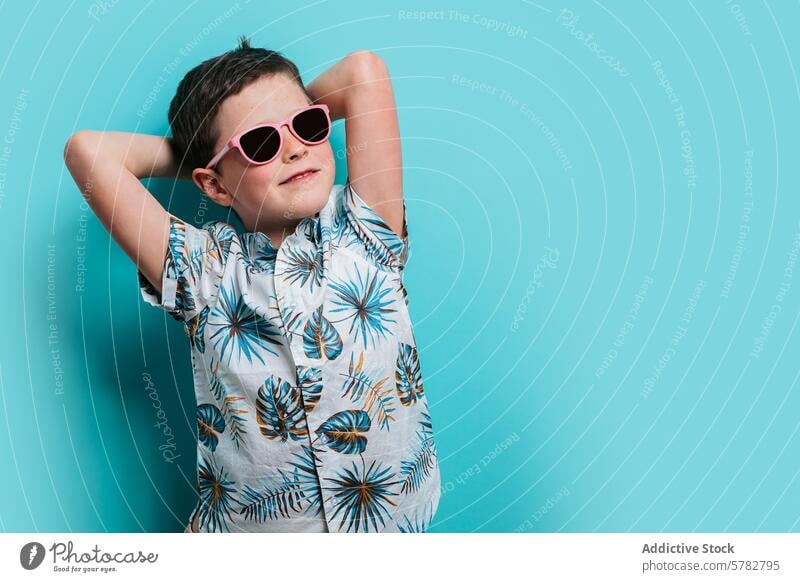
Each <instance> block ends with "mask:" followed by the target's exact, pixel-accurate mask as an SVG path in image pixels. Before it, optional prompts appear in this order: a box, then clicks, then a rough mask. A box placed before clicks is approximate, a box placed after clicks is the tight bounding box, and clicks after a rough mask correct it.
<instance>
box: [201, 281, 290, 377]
mask: <svg viewBox="0 0 800 582" xmlns="http://www.w3.org/2000/svg"><path fill="white" fill-rule="evenodd" d="M211 315H212V316H213V320H210V321H209V322H208V325H210V326H211V327H214V328H217V330H216V331H215V332H214V333H213V334H212V335H211V339H214V347H215V348H216V347H218V348H219V351H220V354H221V355H222V356H223V357H225V356H226V354H227V361H228V363H230V361H231V357H232V355H233V352H236V353H237V358H238V360H239V361H241V360H242V356H245V357H246V358H247V361H248V362H250V363H251V364H252V363H253V358H254V357H255V358H256V359H258V361H259V362H261V363H262V364H263V363H265V362H264V358H263V357H262V354H261V351H266V352H269V353H270V354H272V355H277V353H276V352H275V351H274V350H272V349H270V345H276V346H277V345H281V339H280V338H281V333H280V331H279V330H278V328H276V327H275V326H274V325H273V324H272V322H270V321H269V320H268V319H265V318H263V317H261V316H260V315H259V314H257V313H256V312H255V311H254V310H253V309H252V308H251V307H250V306H249V305H247V303H245V300H244V297H243V296H241V295H239V296H237V295H236V292H235V291H234V290H233V289H226V288H225V287H223V288H222V289H221V290H220V297H219V301H218V303H217V305H216V307H214V311H212V312H211ZM215 338H216V339H215Z"/></svg>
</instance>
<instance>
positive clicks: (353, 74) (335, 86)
mask: <svg viewBox="0 0 800 582" xmlns="http://www.w3.org/2000/svg"><path fill="white" fill-rule="evenodd" d="M374 57H375V55H373V54H371V53H368V52H366V51H355V52H352V53H350V54H348V55H346V56H345V57H344V58H343V59H342V60H340V61H339V62H337V63H335V64H334V65H333V66H332V67H330V68H329V69H327V70H326V71H325V72H323V73H322V74H320V75H319V76H318V77H317V78H316V79H314V80H313V81H312V82H311V83H309V84H308V85H307V86H306V89H307V90H308V92H309V94H310V95H311V97H312V99H314V102H315V103H320V102H321V103H325V104H326V105H327V106H328V107H329V108H330V110H331V118H332V119H334V120H336V119H344V118H346V117H347V115H348V104H349V102H350V95H351V94H352V93H353V91H354V90H355V89H357V88H358V87H359V86H360V85H363V80H362V77H363V75H361V73H362V72H363V70H364V66H365V62H366V61H368V60H369V59H371V58H374Z"/></svg>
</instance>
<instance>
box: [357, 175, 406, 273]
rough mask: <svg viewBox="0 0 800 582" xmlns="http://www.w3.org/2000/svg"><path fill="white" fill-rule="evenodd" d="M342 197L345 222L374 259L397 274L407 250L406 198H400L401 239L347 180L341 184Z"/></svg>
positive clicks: (403, 264) (404, 261)
mask: <svg viewBox="0 0 800 582" xmlns="http://www.w3.org/2000/svg"><path fill="white" fill-rule="evenodd" d="M342 196H343V206H344V211H345V215H346V217H347V220H348V222H349V223H350V225H351V226H352V227H353V229H354V230H355V232H356V234H357V235H358V237H359V238H360V239H361V240H362V242H363V243H364V244H365V245H366V247H367V250H368V251H369V253H370V255H371V256H372V257H373V259H374V260H375V261H376V262H378V263H379V264H381V265H384V266H386V267H389V268H392V269H395V270H398V271H402V270H403V269H405V266H406V262H407V260H408V253H409V249H410V239H409V235H408V224H407V222H406V217H407V212H406V201H405V198H403V236H402V237H400V236H398V235H397V233H396V232H394V231H393V230H392V229H391V228H389V225H387V224H386V223H385V222H384V221H383V219H382V218H381V217H380V216H379V215H378V213H376V212H375V210H373V208H372V207H371V206H370V205H369V204H368V203H367V202H365V201H364V200H363V199H362V198H361V197H360V196H359V195H358V193H357V192H356V191H355V189H354V188H353V185H352V184H351V183H350V180H349V179H348V180H347V183H346V184H345V185H344V189H343V191H342Z"/></svg>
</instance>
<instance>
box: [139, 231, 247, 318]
mask: <svg viewBox="0 0 800 582" xmlns="http://www.w3.org/2000/svg"><path fill="white" fill-rule="evenodd" d="M220 224H221V222H220V221H216V222H211V223H208V224H206V225H205V226H204V227H203V228H202V229H199V228H195V227H194V226H192V225H190V224H188V223H186V222H184V221H182V220H180V219H179V218H177V217H175V216H172V217H171V218H170V225H169V244H168V246H167V252H166V255H165V256H164V272H163V275H162V278H161V293H160V294H159V293H158V291H157V290H156V288H155V287H154V286H153V285H152V284H151V283H150V281H148V280H147V277H145V276H144V273H142V271H141V270H140V269H139V270H137V277H138V280H139V290H140V291H141V294H142V298H143V299H144V300H145V301H146V302H147V303H149V304H150V305H152V306H154V307H158V308H160V309H163V310H164V311H166V312H167V313H168V314H169V315H170V316H172V318H173V319H175V320H177V321H181V322H189V321H190V320H191V319H192V318H194V317H195V316H196V315H197V314H198V313H199V312H200V311H202V310H203V309H204V308H206V307H208V306H210V305H212V304H213V303H214V302H215V301H216V297H217V295H218V293H219V286H220V283H221V280H222V275H223V272H224V268H225V261H226V258H227V254H228V253H227V250H228V248H229V245H226V244H224V243H225V241H224V240H220V228H219V225H220ZM229 228H232V227H229Z"/></svg>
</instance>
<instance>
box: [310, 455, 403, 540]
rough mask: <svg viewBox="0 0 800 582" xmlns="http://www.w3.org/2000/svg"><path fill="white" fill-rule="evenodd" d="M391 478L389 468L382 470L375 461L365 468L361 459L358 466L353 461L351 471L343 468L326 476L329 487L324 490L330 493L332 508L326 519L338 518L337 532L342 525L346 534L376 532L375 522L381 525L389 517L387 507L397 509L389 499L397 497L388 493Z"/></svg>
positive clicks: (392, 492)
mask: <svg viewBox="0 0 800 582" xmlns="http://www.w3.org/2000/svg"><path fill="white" fill-rule="evenodd" d="M394 476H395V475H394V474H393V473H392V468H391V467H382V466H381V464H380V462H379V461H377V460H373V461H372V463H371V464H370V466H369V468H366V467H365V462H364V459H363V457H362V458H361V463H360V466H359V464H358V463H356V462H355V461H353V468H352V469H349V468H344V467H343V468H342V469H341V470H339V471H338V473H337V474H336V476H335V477H326V478H325V479H326V481H330V482H331V484H330V485H327V486H325V487H324V489H325V490H326V491H330V494H331V495H330V498H331V502H332V503H333V505H334V507H335V509H334V510H333V513H332V514H331V516H330V520H331V521H333V520H334V519H335V518H336V517H339V516H341V520H340V522H339V524H340V525H339V529H340V530H341V529H342V528H344V527H345V524H346V525H347V531H348V532H350V531H355V532H358V531H365V532H369V531H370V529H371V530H372V531H377V530H378V522H380V524H381V526H385V525H386V521H385V520H386V518H390V517H391V516H390V514H389V511H388V507H389V506H390V505H391V506H397V504H396V503H395V502H394V500H393V499H392V498H393V497H396V496H397V493H395V492H394V491H392V487H393V486H394V485H396V484H397V483H398V481H394V480H393V478H394Z"/></svg>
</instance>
